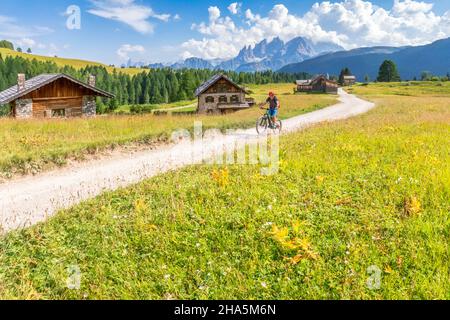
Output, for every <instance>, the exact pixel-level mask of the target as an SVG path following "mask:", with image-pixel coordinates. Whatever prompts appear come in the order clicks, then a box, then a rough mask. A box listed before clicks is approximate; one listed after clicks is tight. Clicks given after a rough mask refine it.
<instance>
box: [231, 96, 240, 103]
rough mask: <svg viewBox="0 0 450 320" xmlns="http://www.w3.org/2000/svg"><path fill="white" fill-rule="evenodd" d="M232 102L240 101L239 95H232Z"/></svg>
mask: <svg viewBox="0 0 450 320" xmlns="http://www.w3.org/2000/svg"><path fill="white" fill-rule="evenodd" d="M231 102H233V103H238V102H239V96H237V95H234V96H231Z"/></svg>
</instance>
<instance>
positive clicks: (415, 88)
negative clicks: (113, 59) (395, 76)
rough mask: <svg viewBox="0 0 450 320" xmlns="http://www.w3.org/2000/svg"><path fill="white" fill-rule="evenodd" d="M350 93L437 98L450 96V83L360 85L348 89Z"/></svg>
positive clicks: (419, 82) (425, 82) (422, 82)
mask: <svg viewBox="0 0 450 320" xmlns="http://www.w3.org/2000/svg"><path fill="white" fill-rule="evenodd" d="M346 90H347V91H348V92H350V93H355V94H364V95H374V94H375V95H376V94H384V95H397V96H412V97H417V96H435V97H448V96H449V95H450V81H445V82H439V81H436V82H435V81H410V82H394V83H376V84H373V83H372V84H369V85H364V84H358V85H356V86H353V87H350V88H347V89H346Z"/></svg>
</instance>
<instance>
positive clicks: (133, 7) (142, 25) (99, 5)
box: [88, 0, 171, 34]
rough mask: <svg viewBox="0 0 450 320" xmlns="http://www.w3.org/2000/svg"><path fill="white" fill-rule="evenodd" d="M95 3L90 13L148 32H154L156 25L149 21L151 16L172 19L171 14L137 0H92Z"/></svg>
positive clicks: (163, 19)
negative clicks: (155, 9)
mask: <svg viewBox="0 0 450 320" xmlns="http://www.w3.org/2000/svg"><path fill="white" fill-rule="evenodd" d="M90 1H91V2H92V4H93V5H94V8H93V9H90V10H88V12H89V13H91V14H93V15H96V16H99V17H102V18H105V19H111V20H115V21H119V22H122V23H125V24H127V25H129V26H130V27H132V28H133V29H134V30H136V31H138V32H140V33H143V34H147V33H152V32H153V30H154V25H153V24H152V23H151V22H149V19H150V18H154V19H158V20H161V21H164V22H168V21H169V20H170V17H171V15H170V14H158V13H156V12H154V11H153V9H152V8H151V7H148V6H144V5H139V4H136V3H135V0H90Z"/></svg>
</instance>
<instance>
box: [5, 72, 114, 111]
mask: <svg viewBox="0 0 450 320" xmlns="http://www.w3.org/2000/svg"><path fill="white" fill-rule="evenodd" d="M88 82H89V83H88V84H86V83H83V82H81V81H79V80H77V79H75V78H72V77H71V76H68V75H66V74H62V73H60V74H42V75H39V76H37V77H34V78H32V79H29V80H26V79H25V75H24V74H19V75H18V78H17V85H15V86H13V87H11V88H9V89H6V90H5V91H3V92H0V104H9V105H10V106H11V115H12V116H13V117H15V118H21V119H27V118H70V117H81V116H86V117H90V116H95V115H96V103H95V97H107V98H114V95H112V94H111V93H108V92H106V91H103V90H100V89H98V88H96V87H95V77H94V76H90V77H89V80H88Z"/></svg>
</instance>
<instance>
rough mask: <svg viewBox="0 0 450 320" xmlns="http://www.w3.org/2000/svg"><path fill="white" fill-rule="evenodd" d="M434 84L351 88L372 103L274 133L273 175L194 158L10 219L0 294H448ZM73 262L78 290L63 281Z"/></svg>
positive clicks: (447, 103)
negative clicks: (17, 227)
mask: <svg viewBox="0 0 450 320" xmlns="http://www.w3.org/2000/svg"><path fill="white" fill-rule="evenodd" d="M440 84H441V83H430V84H427V85H426V89H425V88H424V86H425V84H424V86H412V88H415V89H416V90H414V89H409V87H408V96H405V95H399V94H398V92H404V91H403V89H402V88H403V84H397V85H394V86H391V85H389V86H388V85H385V84H370V85H368V86H363V85H358V86H355V87H353V88H352V89H351V90H352V91H354V92H355V93H357V94H358V95H360V96H362V97H365V98H366V99H369V100H371V101H374V102H375V103H376V104H377V108H375V109H373V110H372V111H370V112H369V113H367V114H364V115H361V116H358V117H355V118H352V119H348V120H345V121H339V122H335V123H324V124H321V125H317V126H315V127H312V128H309V129H307V130H305V131H303V132H299V133H293V134H289V135H286V136H283V137H282V138H281V142H280V147H281V151H280V152H281V153H280V157H281V159H280V163H279V165H280V171H279V172H278V173H277V174H275V175H272V176H262V175H261V174H260V169H261V168H260V166H259V165H244V166H242V165H241V166H237V165H236V166H234V165H233V166H228V167H224V166H207V165H199V166H192V167H188V168H185V169H182V170H178V171H175V172H172V173H168V174H164V175H161V176H158V177H155V178H152V179H149V180H146V181H143V182H142V183H139V184H137V185H135V186H133V187H130V188H126V189H122V190H118V191H115V192H108V193H105V194H103V195H101V196H99V197H97V198H95V199H93V200H90V201H87V202H85V203H82V204H80V205H78V206H76V207H74V208H72V209H70V210H65V211H62V212H60V213H59V214H57V215H56V216H55V217H53V218H51V219H49V220H48V221H47V222H45V223H42V224H39V225H36V226H34V227H31V228H28V229H26V230H21V231H15V232H11V233H10V234H8V235H5V236H4V237H3V239H2V241H1V242H0V298H3V299H6V298H13V299H17V298H25V299H450V264H449V263H448V261H449V255H450V247H449V238H450V216H449V212H450V202H449V199H450V143H449V142H450V141H449V137H450V126H449V125H450V91H449V87H448V84H447V83H445V84H443V85H440ZM266 89H267V88H261V91H260V92H255V94H256V95H258V94H260V95H261V97H262V96H263V93H264V92H265V91H266ZM286 93H287V92H286ZM282 99H284V101H285V102H286V103H283V105H288V104H289V102H288V101H291V100H290V99H293V101H294V99H298V100H295V102H293V103H295V104H297V103H302V102H303V101H307V100H308V101H309V103H307V104H305V105H304V107H303V108H307V105H309V106H311V105H312V104H314V103H319V102H317V101H316V100H310V99H319V101H321V103H324V102H323V100H322V99H324V97H321V96H315V95H314V96H306V95H301V96H291V95H286V96H282ZM287 108H288V107H287ZM252 112H253V111H249V112H248V113H245V115H246V116H247V115H248V116H249V117H250V115H251V117H250V118H252V117H254V116H256V114H257V112H254V113H252ZM291 112H292V113H296V112H297V111H293V110H292V111H289V110H288V111H287V112H286V114H289V113H291ZM242 118H243V120H242V123H241V124H243V123H244V124H245V123H246V117H242ZM118 119H122V118H118ZM142 119H148V118H142ZM232 120H234V121H236V118H233V117H231V118H230V120H227V121H232ZM95 121H99V122H101V121H104V120H102V119H99V120H94V122H95ZM114 121H118V120H114ZM129 121H131V120H129ZM177 121H180V120H177ZM206 121H208V120H206ZM209 121H212V122H214V121H216V123H215V124H217V123H218V122H217V121H218V120H216V119H215V118H210V120H209ZM222 121H224V120H222ZM81 123H83V122H81ZM219 123H221V122H219ZM235 123H237V122H235ZM25 125H29V124H25ZM32 125H36V124H32ZM53 125H54V124H53ZM99 126H101V125H100V124H99ZM103 126H105V124H103ZM143 127H144V126H143ZM2 128H3V127H2ZM74 266H75V268H77V269H79V271H80V272H81V274H80V275H81V278H80V284H81V286H80V288H79V290H71V289H68V287H67V280H68V277H70V276H71V275H72V271H71V270H73V268H74ZM69 279H70V278H69Z"/></svg>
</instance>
